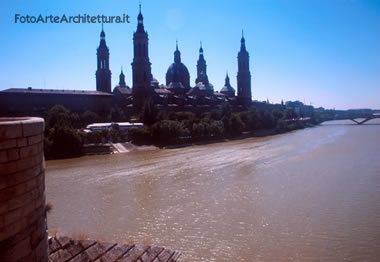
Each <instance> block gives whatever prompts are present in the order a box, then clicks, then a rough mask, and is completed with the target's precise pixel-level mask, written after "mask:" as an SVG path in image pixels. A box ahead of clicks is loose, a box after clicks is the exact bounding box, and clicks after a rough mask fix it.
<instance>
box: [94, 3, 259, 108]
mask: <svg viewBox="0 0 380 262" xmlns="http://www.w3.org/2000/svg"><path fill="white" fill-rule="evenodd" d="M102 32H103V31H102ZM101 41H102V40H101ZM99 48H100V46H99ZM148 50H149V45H148V33H147V32H146V31H145V29H144V18H143V15H142V13H141V6H140V12H139V14H138V17H137V30H136V32H135V33H134V35H133V54H134V57H133V62H132V78H133V79H132V87H131V88H130V87H128V86H126V85H125V84H124V87H122V85H121V83H119V85H117V86H116V87H115V89H114V91H113V93H114V94H118V95H122V94H123V96H124V98H122V99H118V101H124V103H127V104H133V106H134V107H137V108H139V107H140V108H141V107H142V106H143V104H144V103H145V101H146V100H148V99H153V101H154V103H155V104H160V105H163V106H170V105H171V106H185V105H188V106H197V105H210V106H212V105H216V104H220V103H224V102H228V103H230V104H232V105H241V106H249V105H250V104H251V102H252V95H251V74H250V70H249V54H248V51H247V50H246V46H245V38H244V35H243V36H242V38H241V47H240V51H239V53H238V74H237V95H236V94H235V89H234V88H233V87H232V86H231V84H230V78H229V76H228V74H227V75H226V80H225V85H224V86H223V87H222V88H221V90H220V92H217V91H215V90H214V86H213V85H212V84H211V83H210V81H209V79H208V75H207V64H206V59H205V54H204V50H203V47H202V43H201V44H200V48H199V58H198V61H197V76H196V79H195V85H194V86H191V84H190V74H189V70H188V69H187V67H186V66H185V65H184V64H183V63H182V62H181V52H180V50H179V47H178V41H177V43H176V49H175V51H174V59H173V63H172V64H170V65H169V67H168V70H167V72H166V76H165V80H166V82H165V84H159V82H158V81H157V80H156V79H155V78H154V77H153V75H152V73H151V63H150V61H149V55H148V54H149V52H148ZM97 77H98V75H97ZM123 79H124V75H123ZM102 81H103V80H102ZM102 81H100V82H102ZM123 81H124V80H123ZM97 82H98V79H97ZM123 89H124V90H123ZM129 89H130V90H129ZM97 90H98V91H101V90H100V89H97Z"/></svg>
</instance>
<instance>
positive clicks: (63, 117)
mask: <svg viewBox="0 0 380 262" xmlns="http://www.w3.org/2000/svg"><path fill="white" fill-rule="evenodd" d="M55 126H70V127H71V126H72V123H71V112H70V110H68V109H66V108H65V107H64V106H62V105H55V106H53V107H52V108H51V109H50V110H49V111H48V113H47V117H46V129H50V128H53V127H55Z"/></svg>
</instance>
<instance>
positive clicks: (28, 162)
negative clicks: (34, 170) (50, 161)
mask: <svg viewBox="0 0 380 262" xmlns="http://www.w3.org/2000/svg"><path fill="white" fill-rule="evenodd" d="M42 159H43V154H42V153H39V154H37V155H35V156H31V157H28V158H25V159H21V160H19V161H17V171H22V170H25V169H28V168H31V167H35V166H37V165H39V164H41V162H42Z"/></svg>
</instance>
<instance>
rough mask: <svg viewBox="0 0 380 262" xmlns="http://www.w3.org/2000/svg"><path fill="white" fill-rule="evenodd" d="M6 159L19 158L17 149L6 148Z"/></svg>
mask: <svg viewBox="0 0 380 262" xmlns="http://www.w3.org/2000/svg"><path fill="white" fill-rule="evenodd" d="M7 154H8V161H14V160H18V159H19V158H20V154H19V149H18V148H11V149H8V150H7Z"/></svg>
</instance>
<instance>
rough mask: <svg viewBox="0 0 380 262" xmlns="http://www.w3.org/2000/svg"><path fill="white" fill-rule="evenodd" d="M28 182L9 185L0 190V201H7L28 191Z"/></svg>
mask: <svg viewBox="0 0 380 262" xmlns="http://www.w3.org/2000/svg"><path fill="white" fill-rule="evenodd" d="M26 185H27V184H26V183H22V184H18V185H16V186H12V187H8V188H6V189H4V190H1V191H0V202H4V201H7V200H9V199H12V198H14V197H16V196H19V195H22V194H24V193H25V192H27V190H26V189H27V188H26Z"/></svg>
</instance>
